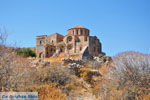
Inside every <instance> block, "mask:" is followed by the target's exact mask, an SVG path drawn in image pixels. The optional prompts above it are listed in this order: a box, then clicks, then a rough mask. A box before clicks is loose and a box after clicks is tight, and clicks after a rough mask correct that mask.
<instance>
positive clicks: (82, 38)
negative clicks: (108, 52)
mask: <svg viewBox="0 0 150 100" xmlns="http://www.w3.org/2000/svg"><path fill="white" fill-rule="evenodd" d="M100 53H102V47H101V43H100V41H99V39H98V38H97V37H96V36H90V31H89V29H87V28H85V27H83V26H80V25H78V26H75V27H72V28H71V29H68V31H67V35H66V36H63V35H61V34H58V33H54V34H52V35H49V36H47V35H42V36H37V37H36V54H37V57H38V58H48V57H52V56H59V55H61V54H65V55H79V56H81V57H88V56H97V55H98V54H100Z"/></svg>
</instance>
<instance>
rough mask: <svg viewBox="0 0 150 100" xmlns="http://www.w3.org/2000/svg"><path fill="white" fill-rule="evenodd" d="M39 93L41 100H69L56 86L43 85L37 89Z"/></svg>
mask: <svg viewBox="0 0 150 100" xmlns="http://www.w3.org/2000/svg"><path fill="white" fill-rule="evenodd" d="M36 90H37V91H38V93H39V100H67V97H66V95H65V94H64V93H62V91H61V90H60V89H57V88H56V84H48V85H41V86H39V87H37V88H36Z"/></svg>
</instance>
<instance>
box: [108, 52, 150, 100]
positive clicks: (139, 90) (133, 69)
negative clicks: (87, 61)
mask: <svg viewBox="0 0 150 100" xmlns="http://www.w3.org/2000/svg"><path fill="white" fill-rule="evenodd" d="M110 67H111V68H112V69H111V73H110V75H109V78H110V79H111V80H113V81H115V82H116V83H117V84H118V85H117V87H116V89H117V90H123V93H122V98H124V99H125V100H130V99H132V100H133V99H134V100H142V98H141V95H143V94H144V95H148V93H150V84H149V83H150V74H149V73H150V56H149V55H146V54H141V53H138V52H124V53H121V54H118V55H117V56H116V57H115V58H113V62H112V63H111V65H110Z"/></svg>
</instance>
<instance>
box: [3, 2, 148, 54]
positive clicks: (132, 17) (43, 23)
mask: <svg viewBox="0 0 150 100" xmlns="http://www.w3.org/2000/svg"><path fill="white" fill-rule="evenodd" d="M75 25H82V26H84V27H86V28H88V29H90V34H91V35H93V36H95V35H96V36H97V37H98V38H99V39H100V41H101V42H102V45H103V51H104V52H105V53H106V54H107V55H109V56H114V55H116V54H117V53H119V52H123V51H131V50H132V51H138V52H142V53H150V0H0V27H1V28H3V27H5V28H6V29H7V32H8V35H9V37H8V43H9V44H14V43H16V45H17V46H20V47H34V46H35V42H36V41H35V37H36V36H37V35H50V34H52V33H55V32H58V33H60V34H63V35H66V31H67V29H69V28H71V27H73V26H75Z"/></svg>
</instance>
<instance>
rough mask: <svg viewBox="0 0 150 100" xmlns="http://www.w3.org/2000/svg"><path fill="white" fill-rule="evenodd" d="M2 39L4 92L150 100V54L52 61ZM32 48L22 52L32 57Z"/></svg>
mask: <svg viewBox="0 0 150 100" xmlns="http://www.w3.org/2000/svg"><path fill="white" fill-rule="evenodd" d="M0 36H1V35H0ZM0 39H1V38H0ZM0 41H3V42H1V45H0V92H3V91H4V92H6V91H17V92H22V91H28V92H30V91H31V92H32V91H37V92H38V93H39V100H68V98H71V99H72V100H76V99H79V98H82V99H84V100H89V99H90V100H150V74H149V73H150V55H147V54H142V53H138V52H123V53H120V54H118V55H117V56H115V57H114V58H112V59H111V58H110V57H108V56H102V55H100V56H99V57H98V58H96V59H92V60H74V59H69V58H67V59H65V60H63V61H62V62H53V63H52V62H50V63H49V62H47V61H45V60H42V59H38V60H35V59H28V58H26V57H27V56H25V57H22V56H20V55H18V52H17V53H16V49H14V48H12V47H6V46H5V45H4V42H5V41H4V40H0ZM20 50H21V53H20V54H22V50H24V49H20ZM26 51H27V52H28V53H27V52H26ZM29 51H30V50H29V49H25V50H24V51H23V54H22V55H24V53H25V55H30V56H31V54H30V53H29Z"/></svg>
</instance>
